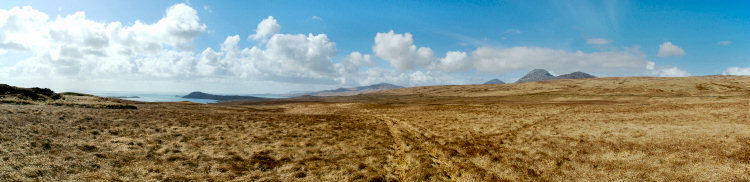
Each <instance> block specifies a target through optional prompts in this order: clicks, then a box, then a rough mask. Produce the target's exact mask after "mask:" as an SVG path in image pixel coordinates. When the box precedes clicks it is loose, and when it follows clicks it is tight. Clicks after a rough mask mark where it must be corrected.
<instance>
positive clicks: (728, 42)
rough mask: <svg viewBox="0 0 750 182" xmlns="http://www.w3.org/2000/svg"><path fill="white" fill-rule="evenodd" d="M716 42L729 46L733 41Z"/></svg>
mask: <svg viewBox="0 0 750 182" xmlns="http://www.w3.org/2000/svg"><path fill="white" fill-rule="evenodd" d="M716 44H719V45H723V46H729V45H732V41H728V40H725V41H719V42H716Z"/></svg>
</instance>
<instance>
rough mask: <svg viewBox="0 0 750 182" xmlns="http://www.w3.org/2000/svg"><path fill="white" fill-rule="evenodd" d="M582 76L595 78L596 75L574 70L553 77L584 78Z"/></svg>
mask: <svg viewBox="0 0 750 182" xmlns="http://www.w3.org/2000/svg"><path fill="white" fill-rule="evenodd" d="M584 78H596V76H594V75H591V74H588V73H584V72H580V71H576V72H573V73H568V74H564V75H560V76H557V77H555V79H584Z"/></svg>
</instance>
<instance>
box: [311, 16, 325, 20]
mask: <svg viewBox="0 0 750 182" xmlns="http://www.w3.org/2000/svg"><path fill="white" fill-rule="evenodd" d="M312 19H313V20H320V21H323V18H321V17H319V16H312Z"/></svg>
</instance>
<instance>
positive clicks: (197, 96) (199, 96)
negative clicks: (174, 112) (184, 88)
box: [182, 92, 265, 101]
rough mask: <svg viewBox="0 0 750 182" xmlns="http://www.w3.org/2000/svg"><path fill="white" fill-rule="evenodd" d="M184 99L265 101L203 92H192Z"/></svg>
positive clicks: (259, 98) (250, 97) (258, 98)
mask: <svg viewBox="0 0 750 182" xmlns="http://www.w3.org/2000/svg"><path fill="white" fill-rule="evenodd" d="M182 98H188V99H211V100H218V101H228V100H262V99H265V98H261V97H253V96H241V95H213V94H207V93H203V92H192V93H190V94H187V95H185V96H182Z"/></svg>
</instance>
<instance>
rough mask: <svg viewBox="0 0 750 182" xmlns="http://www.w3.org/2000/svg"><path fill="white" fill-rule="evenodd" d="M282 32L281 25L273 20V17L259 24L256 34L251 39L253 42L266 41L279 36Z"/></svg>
mask: <svg viewBox="0 0 750 182" xmlns="http://www.w3.org/2000/svg"><path fill="white" fill-rule="evenodd" d="M280 31H281V25H279V24H278V23H277V22H276V19H273V16H268V18H266V19H263V21H260V23H258V28H256V29H255V34H253V35H250V37H249V38H250V39H253V40H266V38H268V37H269V36H272V35H274V34H277V33H279V32H280Z"/></svg>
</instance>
